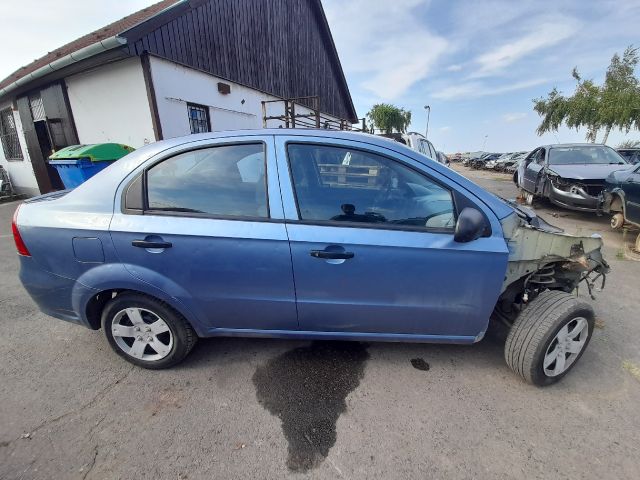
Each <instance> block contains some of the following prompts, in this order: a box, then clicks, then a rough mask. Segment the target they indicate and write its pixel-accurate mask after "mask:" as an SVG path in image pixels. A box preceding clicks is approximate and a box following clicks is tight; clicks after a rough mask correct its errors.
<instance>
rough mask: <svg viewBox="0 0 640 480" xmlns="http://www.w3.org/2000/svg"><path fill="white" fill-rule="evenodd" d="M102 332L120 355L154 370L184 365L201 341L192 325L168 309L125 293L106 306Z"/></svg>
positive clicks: (161, 304) (165, 305)
mask: <svg viewBox="0 0 640 480" xmlns="http://www.w3.org/2000/svg"><path fill="white" fill-rule="evenodd" d="M102 329H103V331H104V333H105V335H106V337H107V340H108V342H109V345H111V348H113V350H114V351H115V352H116V353H117V354H118V355H120V356H121V357H123V358H124V359H125V360H127V361H129V362H131V363H133V364H135V365H138V366H140V367H144V368H151V369H161V368H168V367H172V366H173V365H176V364H177V363H179V362H181V361H182V360H183V359H184V358H185V357H186V356H187V355H188V354H189V352H190V351H191V349H192V348H193V347H194V345H195V344H196V341H197V338H198V337H197V335H196V333H195V332H194V330H193V328H192V327H191V325H189V322H187V321H186V319H185V318H184V317H183V316H182V315H180V314H179V313H178V312H176V311H175V310H173V309H172V308H171V307H170V306H169V305H167V304H166V303H164V302H161V301H160V300H157V299H155V298H152V297H148V296H146V295H141V294H137V293H122V294H120V295H117V296H116V297H115V298H113V299H111V300H110V301H109V302H108V303H107V305H106V306H105V308H104V310H103V311H102Z"/></svg>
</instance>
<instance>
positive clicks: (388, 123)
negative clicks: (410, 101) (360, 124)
mask: <svg viewBox="0 0 640 480" xmlns="http://www.w3.org/2000/svg"><path fill="white" fill-rule="evenodd" d="M367 118H368V119H369V123H370V125H371V128H372V129H377V130H380V131H381V132H382V133H385V134H389V133H393V132H394V131H396V132H399V133H405V132H406V131H407V128H408V127H409V124H411V111H407V110H405V109H403V108H399V107H396V106H395V105H391V104H389V103H378V104H376V105H374V106H373V107H371V110H369V113H367Z"/></svg>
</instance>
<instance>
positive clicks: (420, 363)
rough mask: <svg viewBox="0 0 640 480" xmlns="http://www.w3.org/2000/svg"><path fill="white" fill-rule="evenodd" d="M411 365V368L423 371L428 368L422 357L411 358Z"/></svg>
mask: <svg viewBox="0 0 640 480" xmlns="http://www.w3.org/2000/svg"><path fill="white" fill-rule="evenodd" d="M411 365H413V368H415V369H417V370H422V371H424V372H428V371H429V368H430V367H429V364H428V363H427V362H425V360H424V358H412V359H411Z"/></svg>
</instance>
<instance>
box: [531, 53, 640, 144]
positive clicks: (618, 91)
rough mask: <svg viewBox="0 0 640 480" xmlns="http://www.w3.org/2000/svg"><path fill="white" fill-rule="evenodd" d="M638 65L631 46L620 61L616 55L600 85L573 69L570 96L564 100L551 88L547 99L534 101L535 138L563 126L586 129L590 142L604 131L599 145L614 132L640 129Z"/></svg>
mask: <svg viewBox="0 0 640 480" xmlns="http://www.w3.org/2000/svg"><path fill="white" fill-rule="evenodd" d="M638 61H639V57H638V49H637V48H633V47H632V46H630V47H628V48H627V49H626V50H625V51H624V53H623V55H622V57H620V56H619V55H618V54H617V53H616V54H615V55H614V56H613V57H612V58H611V63H610V64H609V67H608V68H607V73H606V76H605V81H604V83H603V84H602V85H598V84H596V83H595V82H594V81H593V80H585V79H583V78H582V76H581V75H580V73H579V72H578V70H577V68H574V69H573V71H572V73H571V74H572V76H573V78H574V79H575V81H576V89H575V91H574V93H573V95H571V96H569V97H566V96H564V95H562V93H561V92H559V91H558V89H557V88H554V89H553V90H551V92H549V93H548V94H547V97H546V98H538V99H534V100H533V104H534V105H533V109H534V110H535V111H536V112H537V113H538V115H540V116H541V117H542V121H541V122H540V125H539V126H538V129H537V133H538V135H542V134H543V133H545V132H550V131H557V130H558V128H559V127H560V126H561V125H562V124H565V125H566V126H567V127H569V128H575V129H576V130H579V129H580V128H583V127H584V128H586V130H587V133H586V139H587V140H588V141H590V142H595V141H596V137H597V135H598V132H599V131H600V130H601V129H604V137H603V139H602V143H606V142H607V138H608V137H609V132H610V131H611V130H612V129H614V128H617V129H619V130H621V131H624V132H626V133H629V131H630V130H632V129H640V81H639V80H638V78H637V77H636V75H635V69H636V66H637V65H638Z"/></svg>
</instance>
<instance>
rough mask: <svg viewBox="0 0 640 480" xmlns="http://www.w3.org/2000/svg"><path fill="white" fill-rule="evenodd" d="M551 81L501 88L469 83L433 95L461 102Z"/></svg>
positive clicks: (519, 83)
mask: <svg viewBox="0 0 640 480" xmlns="http://www.w3.org/2000/svg"><path fill="white" fill-rule="evenodd" d="M548 81H549V80H548V79H546V78H538V79H534V80H526V81H524V82H517V83H511V84H506V85H501V86H497V87H495V86H490V85H487V84H484V83H481V82H467V83H461V84H459V85H453V86H451V87H445V88H443V89H442V90H439V91H437V92H435V93H433V95H432V96H433V97H434V98H438V99H440V100H454V99H455V100H459V99H463V98H477V97H486V96H489V95H500V94H502V93H507V92H514V91H516V90H523V89H525V88H529V87H535V86H536V85H541V84H543V83H547V82H548Z"/></svg>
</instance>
